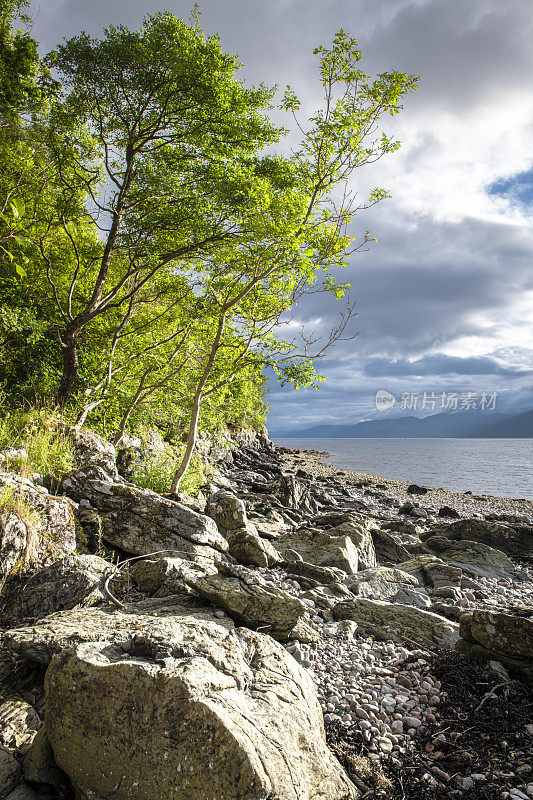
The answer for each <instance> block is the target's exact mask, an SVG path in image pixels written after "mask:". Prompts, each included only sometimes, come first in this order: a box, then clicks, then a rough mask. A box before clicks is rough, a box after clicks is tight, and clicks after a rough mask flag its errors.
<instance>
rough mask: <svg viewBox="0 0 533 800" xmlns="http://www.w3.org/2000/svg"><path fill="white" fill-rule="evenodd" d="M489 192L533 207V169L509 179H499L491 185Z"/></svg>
mask: <svg viewBox="0 0 533 800" xmlns="http://www.w3.org/2000/svg"><path fill="white" fill-rule="evenodd" d="M487 192H488V194H496V195H499V196H500V197H506V198H508V199H509V200H511V201H513V202H515V203H521V204H522V205H524V206H533V167H532V168H531V169H529V170H527V172H519V173H517V174H516V175H511V176H510V177H508V178H498V179H497V180H495V181H493V183H491V184H490V186H489V187H488V188H487Z"/></svg>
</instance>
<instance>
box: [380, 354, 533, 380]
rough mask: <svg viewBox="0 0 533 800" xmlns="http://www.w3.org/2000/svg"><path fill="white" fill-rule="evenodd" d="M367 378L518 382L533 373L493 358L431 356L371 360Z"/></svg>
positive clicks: (530, 370)
mask: <svg viewBox="0 0 533 800" xmlns="http://www.w3.org/2000/svg"><path fill="white" fill-rule="evenodd" d="M364 374H365V375H367V376H368V377H372V378H379V377H393V376H394V377H397V376H401V377H405V376H407V375H415V376H425V375H446V376H447V375H501V376H505V377H513V378H518V377H523V376H527V375H532V374H533V369H525V370H524V369H522V368H520V367H516V366H507V365H505V364H503V363H501V362H500V361H498V360H497V359H495V358H492V357H490V356H473V357H471V358H458V357H453V356H447V355H444V354H442V353H432V354H430V355H426V356H424V357H423V358H419V359H418V360H417V361H408V360H407V359H399V360H398V361H389V360H388V359H386V358H375V359H371V360H369V361H367V362H366V363H365V365H364Z"/></svg>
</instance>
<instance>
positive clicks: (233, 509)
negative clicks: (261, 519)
mask: <svg viewBox="0 0 533 800" xmlns="http://www.w3.org/2000/svg"><path fill="white" fill-rule="evenodd" d="M205 513H206V514H207V515H208V516H209V517H211V518H212V519H214V520H215V522H216V524H217V527H218V528H219V530H222V531H233V530H237V529H238V528H245V527H246V524H247V522H248V520H247V518H246V507H245V505H244V503H243V501H242V500H240V499H239V498H238V497H237V495H235V494H233V492H228V491H227V490H226V489H220V490H219V491H218V492H215V494H212V495H211V497H209V499H208V501H207V506H206V509H205Z"/></svg>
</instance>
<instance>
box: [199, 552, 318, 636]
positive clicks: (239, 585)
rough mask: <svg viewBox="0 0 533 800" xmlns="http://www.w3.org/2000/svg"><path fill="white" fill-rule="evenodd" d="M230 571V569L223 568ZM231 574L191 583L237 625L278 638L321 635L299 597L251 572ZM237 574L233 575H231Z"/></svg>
mask: <svg viewBox="0 0 533 800" xmlns="http://www.w3.org/2000/svg"><path fill="white" fill-rule="evenodd" d="M222 569H223V571H226V569H227V568H226V567H222ZM227 571H228V572H230V574H225V575H224V574H222V575H220V574H219V575H210V576H207V577H205V578H196V579H194V580H191V581H189V585H190V586H191V587H192V588H193V589H194V590H195V591H196V592H198V594H199V595H201V596H202V597H204V598H205V599H206V600H209V601H210V602H211V603H213V604H214V605H216V606H219V607H220V608H223V609H224V611H226V613H227V614H229V616H230V617H232V618H233V619H234V620H235V621H236V622H238V623H241V624H244V625H246V626H247V627H251V628H254V629H256V630H261V631H263V632H264V633H268V634H270V636H273V637H274V639H279V640H280V641H285V640H286V639H300V640H301V641H312V640H314V639H317V638H318V633H317V631H316V630H315V628H314V627H313V626H312V625H311V624H310V622H309V614H308V612H309V609H308V607H307V605H306V604H305V603H303V602H302V601H301V600H299V599H298V598H297V597H293V595H291V594H289V593H288V592H285V591H284V590H283V589H278V588H277V587H274V586H269V585H267V584H266V582H265V580H264V579H263V578H261V577H260V576H258V575H257V574H256V573H254V572H252V571H251V570H246V569H244V568H242V567H241V568H240V569H239V568H234V567H232V568H229V569H228V570H227ZM231 573H233V574H231Z"/></svg>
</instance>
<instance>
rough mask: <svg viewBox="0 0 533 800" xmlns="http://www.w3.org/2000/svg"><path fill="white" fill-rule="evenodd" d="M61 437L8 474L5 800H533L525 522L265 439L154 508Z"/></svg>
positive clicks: (489, 504)
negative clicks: (65, 453)
mask: <svg viewBox="0 0 533 800" xmlns="http://www.w3.org/2000/svg"><path fill="white" fill-rule="evenodd" d="M71 435H72V437H73V440H74V443H75V446H76V452H77V464H76V469H75V470H73V471H72V472H71V473H69V474H67V475H66V476H64V477H63V479H62V481H61V482H60V484H59V485H58V486H51V485H50V482H49V481H48V479H47V476H39V475H35V476H33V478H32V480H29V479H27V478H20V477H19V476H17V475H16V474H14V473H10V472H4V473H0V488H1V489H2V490H3V491H4V492H6V491H7V490H8V489H9V491H15V492H16V493H17V496H19V497H21V498H23V500H24V504H25V507H30V508H31V509H33V512H32V514H33V516H32V518H31V519H30V518H29V517H28V516H27V515H26V517H25V516H24V514H22V513H20V510H19V511H18V512H17V510H16V507H13V508H11V509H10V510H9V509H8V510H4V513H3V514H2V515H1V518H0V536H1V545H2V547H1V551H0V557H1V562H2V573H1V574H2V590H1V594H0V612H1V623H2V628H3V633H2V651H1V657H0V690H1V697H0V737H1V738H0V742H1V744H2V747H1V749H0V800H3V798H9V800H34V798H37V797H40V798H64V799H65V800H66V798H77V800H80V799H82V798H83V799H84V800H108V799H109V800H111V798H114V800H122V799H124V800H126V798H128V799H129V798H139V800H141V799H143V798H151V799H152V798H153V800H158V799H159V798H161V800H163V798H164V800H167V798H172V799H173V800H188V799H189V798H195V799H196V798H197V799H198V800H349V799H352V800H355V798H361V800H362V798H371V797H382V798H390V800H418V798H428V800H432V799H433V798H435V800H436V799H437V798H440V797H442V798H443V797H457V798H465V800H474V798H487V800H493V798H494V800H496V798H504V799H505V798H509V800H524V799H525V798H531V797H533V771H532V768H531V750H532V743H533V713H532V710H533V700H532V696H531V692H530V688H528V687H531V686H532V685H533V663H532V662H533V503H531V502H528V501H525V500H519V499H518V500H510V499H507V498H495V497H491V496H486V495H471V494H468V493H465V494H455V493H452V492H448V491H445V490H442V489H428V488H427V487H423V486H415V485H411V486H408V485H407V484H402V483H399V482H397V481H390V480H385V479H382V478H379V477H377V476H369V475H362V474H358V473H356V472H351V471H343V470H339V469H338V468H336V467H331V466H330V465H328V464H325V463H324V462H323V459H324V457H325V455H326V454H323V453H319V452H314V451H297V450H288V449H285V448H279V449H276V448H275V447H274V446H273V445H272V443H271V442H270V441H269V440H268V438H267V437H265V436H255V435H248V436H246V437H241V439H240V441H239V442H235V443H234V445H233V447H227V448H224V449H222V448H213V449H212V451H211V458H212V459H216V461H217V471H216V472H215V474H214V476H213V478H212V480H211V483H210V485H209V486H206V487H205V492H204V493H203V494H201V495H200V496H199V497H198V498H189V497H186V496H181V497H176V496H170V495H167V496H161V495H158V494H155V493H154V492H150V491H148V490H145V489H139V488H138V487H136V486H135V485H134V484H132V483H131V482H130V480H129V472H128V468H129V466H131V463H132V462H133V461H135V459H142V458H143V457H145V454H144V453H143V446H142V444H141V443H140V441H138V440H135V439H133V438H132V439H131V441H130V442H129V443H128V446H127V447H126V448H124V449H123V450H122V451H120V452H119V453H116V452H115V449H114V448H113V446H112V445H110V444H109V443H107V442H105V441H104V440H101V439H100V438H99V437H97V436H96V435H95V434H92V433H91V432H88V431H82V432H76V431H71ZM47 486H48V488H47Z"/></svg>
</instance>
